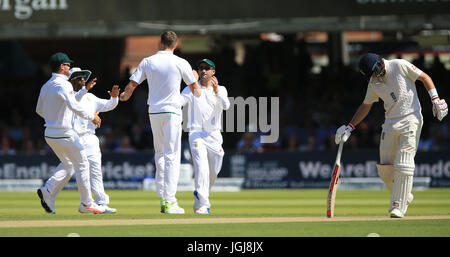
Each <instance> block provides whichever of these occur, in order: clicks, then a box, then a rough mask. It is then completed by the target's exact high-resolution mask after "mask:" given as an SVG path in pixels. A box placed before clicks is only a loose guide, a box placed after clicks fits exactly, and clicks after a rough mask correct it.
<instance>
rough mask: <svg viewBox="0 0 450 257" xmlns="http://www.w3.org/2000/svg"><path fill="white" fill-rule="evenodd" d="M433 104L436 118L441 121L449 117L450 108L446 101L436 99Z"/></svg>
mask: <svg viewBox="0 0 450 257" xmlns="http://www.w3.org/2000/svg"><path fill="white" fill-rule="evenodd" d="M432 102H433V116H434V117H436V118H437V119H438V120H439V121H442V119H443V118H444V117H445V116H447V114H448V106H447V103H446V102H445V100H444V99H439V97H436V98H435V99H433V100H432Z"/></svg>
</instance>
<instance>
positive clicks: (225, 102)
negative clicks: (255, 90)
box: [216, 86, 230, 110]
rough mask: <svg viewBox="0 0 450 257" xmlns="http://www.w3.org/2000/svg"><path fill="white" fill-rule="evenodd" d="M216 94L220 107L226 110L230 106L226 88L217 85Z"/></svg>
mask: <svg viewBox="0 0 450 257" xmlns="http://www.w3.org/2000/svg"><path fill="white" fill-rule="evenodd" d="M216 96H217V99H218V101H219V104H220V106H221V107H222V109H224V110H228V108H230V100H229V99H228V91H227V88H226V87H223V86H219V91H218V93H217V95H216Z"/></svg>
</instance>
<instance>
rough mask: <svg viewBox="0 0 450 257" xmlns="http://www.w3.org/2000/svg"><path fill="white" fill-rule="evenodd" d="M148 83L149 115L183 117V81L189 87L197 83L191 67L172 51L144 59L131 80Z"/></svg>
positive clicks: (158, 53) (159, 52) (161, 52)
mask: <svg viewBox="0 0 450 257" xmlns="http://www.w3.org/2000/svg"><path fill="white" fill-rule="evenodd" d="M145 79H147V83H148V101H147V104H148V105H149V113H150V114H154V113H164V112H169V113H176V114H180V115H181V106H180V100H179V99H180V86H181V80H183V81H184V83H186V84H187V85H190V84H192V83H194V82H195V77H194V74H193V72H192V68H191V65H190V64H189V63H188V62H187V61H186V60H185V59H183V58H180V57H178V56H176V55H174V54H173V53H172V52H171V51H158V52H157V53H156V54H154V55H152V56H150V57H147V58H144V59H143V60H142V61H141V63H139V66H138V68H137V70H136V71H135V72H134V73H133V75H131V77H130V80H133V81H135V82H137V83H138V84H141V83H142V82H143V81H144V80H145Z"/></svg>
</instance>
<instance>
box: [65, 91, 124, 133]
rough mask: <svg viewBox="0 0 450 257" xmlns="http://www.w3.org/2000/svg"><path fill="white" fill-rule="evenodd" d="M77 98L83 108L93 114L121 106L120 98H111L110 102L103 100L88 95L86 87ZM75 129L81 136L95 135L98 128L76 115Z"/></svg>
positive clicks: (79, 92) (74, 119) (74, 118)
mask: <svg viewBox="0 0 450 257" xmlns="http://www.w3.org/2000/svg"><path fill="white" fill-rule="evenodd" d="M75 98H76V99H77V101H78V102H79V103H80V104H81V105H82V106H83V108H86V110H89V111H90V112H93V113H96V112H107V111H111V110H113V109H114V108H116V107H117V105H118V104H119V97H111V98H110V99H109V100H106V99H101V98H98V97H96V96H95V95H94V94H92V93H88V92H87V90H86V89H85V87H83V88H82V89H81V90H79V91H78V93H77V94H76V96H75ZM73 129H74V130H75V132H77V134H78V135H80V136H81V135H84V134H92V135H95V129H96V127H95V125H94V123H92V122H91V121H89V120H85V119H83V118H81V117H78V116H76V115H75V116H74V117H73Z"/></svg>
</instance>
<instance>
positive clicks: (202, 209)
mask: <svg viewBox="0 0 450 257" xmlns="http://www.w3.org/2000/svg"><path fill="white" fill-rule="evenodd" d="M195 213H197V214H210V213H211V212H210V210H209V208H208V207H206V206H202V207H200V208H197V209H196V210H195Z"/></svg>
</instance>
